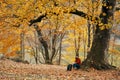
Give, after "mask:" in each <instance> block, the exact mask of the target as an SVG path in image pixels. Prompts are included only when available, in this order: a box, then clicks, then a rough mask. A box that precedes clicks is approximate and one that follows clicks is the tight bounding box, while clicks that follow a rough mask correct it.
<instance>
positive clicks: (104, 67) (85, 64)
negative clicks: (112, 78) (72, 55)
mask: <svg viewBox="0 0 120 80" xmlns="http://www.w3.org/2000/svg"><path fill="white" fill-rule="evenodd" d="M81 68H82V69H88V68H94V69H97V70H111V69H116V67H115V66H112V65H110V64H109V63H106V62H93V61H92V62H91V61H90V60H86V61H84V62H83V63H82V65H81Z"/></svg>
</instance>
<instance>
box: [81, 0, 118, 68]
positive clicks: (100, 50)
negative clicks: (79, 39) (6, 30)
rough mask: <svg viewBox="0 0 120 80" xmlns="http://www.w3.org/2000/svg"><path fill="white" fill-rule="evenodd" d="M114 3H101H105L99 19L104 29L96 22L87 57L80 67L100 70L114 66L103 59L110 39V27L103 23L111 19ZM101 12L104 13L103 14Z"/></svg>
mask: <svg viewBox="0 0 120 80" xmlns="http://www.w3.org/2000/svg"><path fill="white" fill-rule="evenodd" d="M115 3H116V0H103V4H106V6H104V5H103V6H102V12H101V14H100V19H101V23H102V24H103V26H104V27H105V29H104V30H101V29H100V27H101V26H100V25H99V24H100V23H97V25H96V31H95V34H94V37H93V42H92V47H91V50H90V52H89V53H88V55H87V59H86V60H85V61H83V63H82V68H90V67H94V68H95V69H100V70H101V69H111V68H114V67H113V66H111V65H110V64H109V63H108V62H107V61H106V60H105V54H106V52H107V49H108V45H109V39H110V29H108V28H106V26H105V24H109V20H111V21H112V20H113V12H114V7H115ZM108 7H111V8H108ZM103 13H104V14H106V15H103Z"/></svg>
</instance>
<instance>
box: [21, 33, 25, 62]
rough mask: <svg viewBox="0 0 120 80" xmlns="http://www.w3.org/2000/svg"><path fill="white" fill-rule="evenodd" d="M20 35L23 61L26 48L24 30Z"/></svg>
mask: <svg viewBox="0 0 120 80" xmlns="http://www.w3.org/2000/svg"><path fill="white" fill-rule="evenodd" d="M20 37H21V59H22V61H24V58H25V48H24V33H23V32H22V33H21V34H20Z"/></svg>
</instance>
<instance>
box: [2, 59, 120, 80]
mask: <svg viewBox="0 0 120 80" xmlns="http://www.w3.org/2000/svg"><path fill="white" fill-rule="evenodd" d="M0 80H120V71H119V70H106V71H98V70H94V69H88V70H72V71H66V66H58V65H44V64H38V65H36V64H23V63H17V62H14V61H11V60H7V59H4V60H0Z"/></svg>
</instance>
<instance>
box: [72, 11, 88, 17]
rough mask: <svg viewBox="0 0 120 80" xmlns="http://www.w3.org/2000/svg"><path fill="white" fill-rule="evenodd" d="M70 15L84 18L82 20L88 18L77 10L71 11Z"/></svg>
mask: <svg viewBox="0 0 120 80" xmlns="http://www.w3.org/2000/svg"><path fill="white" fill-rule="evenodd" d="M70 13H72V14H75V15H78V16H81V17H84V18H86V16H88V15H87V14H86V13H84V12H82V11H78V10H75V11H71V12H70Z"/></svg>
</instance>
